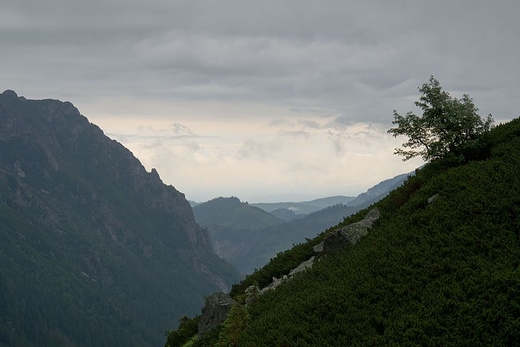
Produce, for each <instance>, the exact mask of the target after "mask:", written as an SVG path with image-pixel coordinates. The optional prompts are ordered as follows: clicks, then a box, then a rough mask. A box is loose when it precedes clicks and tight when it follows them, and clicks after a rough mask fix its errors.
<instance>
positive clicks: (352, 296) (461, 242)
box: [194, 119, 520, 346]
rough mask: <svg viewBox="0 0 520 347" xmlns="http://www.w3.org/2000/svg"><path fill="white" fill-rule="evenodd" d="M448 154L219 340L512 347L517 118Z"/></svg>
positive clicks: (518, 316) (519, 330)
mask: <svg viewBox="0 0 520 347" xmlns="http://www.w3.org/2000/svg"><path fill="white" fill-rule="evenodd" d="M475 144H477V145H475ZM460 153H461V154H462V156H463V157H464V158H465V159H464V160H462V161H461V160H460V158H462V157H460V156H459V157H458V158H452V159H439V160H434V161H433V162H432V163H430V164H428V165H426V166H425V167H424V168H422V169H420V170H417V173H416V176H414V177H410V178H409V179H408V180H407V182H406V183H405V184H404V185H403V186H402V187H401V188H398V189H397V190H395V191H394V192H392V193H391V194H390V195H389V196H388V197H386V198H385V199H383V200H382V201H380V202H379V203H377V204H376V205H375V206H377V207H378V208H379V210H380V212H381V217H380V219H379V220H377V221H376V223H375V225H374V226H373V228H372V229H371V230H370V231H369V233H368V234H367V235H366V236H365V237H363V238H362V239H361V240H360V241H359V242H358V243H357V244H356V245H355V246H349V247H347V248H346V249H344V250H343V251H342V252H340V253H337V254H328V255H326V256H321V257H320V259H319V261H317V262H315V265H314V267H313V268H312V269H311V270H307V271H306V272H304V273H301V274H299V275H297V276H295V277H294V278H293V279H291V280H289V281H287V282H285V283H283V284H281V285H280V286H279V287H277V289H276V290H273V291H269V292H267V293H265V294H262V295H260V296H258V297H257V299H256V301H255V302H253V303H252V304H250V305H248V306H246V310H247V311H248V312H247V313H248V317H249V319H244V320H243V322H244V324H242V326H241V325H240V324H236V322H232V321H228V322H227V323H226V324H225V325H224V330H223V331H224V332H225V333H221V341H224V340H227V341H229V340H230V339H231V337H232V336H233V337H235V336H238V337H239V339H238V341H239V342H238V343H237V344H236V345H238V346H370V345H384V346H386V345H400V346H517V345H520V169H519V167H520V119H515V120H513V121H511V122H510V123H507V124H504V125H500V126H497V127H496V128H494V129H493V130H491V131H490V132H488V133H485V134H483V135H482V136H480V137H479V140H478V142H473V143H472V144H471V146H466V147H464V148H462V149H461V152H460ZM430 198H432V199H430ZM366 212H367V210H364V211H361V212H359V213H358V214H356V215H354V216H352V217H350V218H348V219H346V220H345V221H344V222H343V223H341V224H340V226H341V225H347V224H350V223H353V222H356V221H358V220H360V219H361V218H363V216H364V215H365V214H366ZM333 229H334V228H331V229H329V230H328V231H327V232H330V231H332V230H333ZM327 232H325V233H323V234H321V235H319V236H318V237H317V238H315V239H313V240H309V241H308V242H307V243H305V244H302V245H299V246H297V247H295V248H294V249H293V250H290V251H287V252H283V253H280V254H279V255H278V256H277V257H276V258H275V259H273V260H272V261H271V262H270V263H269V264H268V265H266V266H265V267H264V268H262V269H260V270H259V271H257V272H255V273H253V274H251V275H250V276H248V277H247V278H246V280H244V281H243V282H242V283H241V284H240V285H237V286H235V287H234V289H233V291H232V295H233V296H234V297H235V298H239V297H240V295H242V294H243V293H244V289H245V288H247V287H248V286H249V285H250V284H253V283H257V284H259V285H260V287H262V286H263V285H265V283H261V282H262V281H265V279H266V278H269V276H280V274H283V273H288V271H289V270H290V269H292V268H294V267H295V265H297V264H299V262H301V261H303V260H306V259H308V258H309V257H310V256H311V255H312V254H313V250H312V246H314V245H316V244H318V243H319V242H321V241H322V240H323V239H324V238H325V236H326V234H327ZM228 320H229V319H228ZM233 327H235V328H233ZM230 334H231V335H230ZM237 334H238V335H237ZM217 337H218V331H217V330H216V332H215V333H214V334H207V335H205V336H204V337H203V338H201V339H199V340H197V342H196V343H195V344H194V345H198V346H207V345H210V343H213V342H216V341H218V338H217ZM212 339H213V340H212Z"/></svg>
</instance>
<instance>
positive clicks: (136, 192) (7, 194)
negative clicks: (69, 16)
mask: <svg viewBox="0 0 520 347" xmlns="http://www.w3.org/2000/svg"><path fill="white" fill-rule="evenodd" d="M0 237H1V239H2V242H1V243H0V264H1V265H0V271H1V272H0V297H8V298H10V302H11V304H9V305H7V307H5V309H4V310H2V312H3V315H2V314H0V319H3V321H10V322H11V323H10V324H11V327H10V328H6V329H10V330H9V331H16V334H17V335H16V336H18V337H17V339H18V340H12V341H11V340H9V341H8V342H9V343H7V345H14V344H16V343H25V344H26V345H30V343H32V342H31V341H33V340H34V339H36V338H38V339H39V341H40V342H41V344H39V345H54V346H60V345H73V346H74V345H91V346H96V345H107V343H108V344H110V343H109V342H110V341H111V340H110V339H113V341H117V344H116V345H122V344H126V345H130V346H131V345H135V346H147V345H157V344H158V343H160V342H161V341H162V329H165V328H168V327H171V326H172V325H175V324H176V321H177V319H178V318H179V317H180V316H182V315H184V314H192V313H194V312H196V311H197V310H198V308H199V307H200V305H201V303H202V301H203V297H204V295H206V294H209V293H211V292H215V291H218V290H227V289H228V288H229V286H230V284H231V283H232V282H234V281H235V280H237V279H238V277H237V274H236V272H235V271H234V270H233V269H231V267H230V266H229V265H228V264H226V263H225V262H223V261H222V260H221V259H220V258H218V257H217V256H216V255H215V254H214V252H213V250H212V247H211V243H210V240H209V236H208V234H207V232H206V231H204V230H203V229H202V228H200V227H199V226H198V225H197V224H196V222H195V218H194V216H193V213H192V210H191V207H190V205H189V203H188V202H187V201H186V199H185V197H184V195H183V194H182V193H180V192H178V191H177V190H176V189H175V188H174V187H173V186H167V185H165V184H163V182H162V181H161V179H160V177H159V174H158V172H157V171H156V170H155V169H152V171H151V172H147V171H146V170H145V168H144V167H143V166H142V165H141V163H140V162H139V161H138V160H137V159H136V158H135V157H134V156H133V154H132V153H131V152H130V151H129V150H127V149H126V148H124V147H123V146H122V145H121V144H120V143H118V142H116V141H114V140H111V139H109V138H108V137H106V136H105V135H104V133H103V131H101V129H99V128H98V127H97V126H95V125H93V124H91V123H90V122H89V121H88V120H87V118H85V117H84V116H82V115H81V114H80V113H79V111H78V110H77V109H76V108H75V107H74V106H73V105H72V104H71V103H70V102H61V101H57V100H26V99H25V98H23V97H18V96H17V95H16V93H15V92H13V91H6V92H4V93H3V94H1V95H0ZM20 287H24V288H26V290H23V291H20V290H19V289H20ZM67 293H68V294H67ZM2 295H3V296H2ZM21 302H34V303H36V302H39V304H38V305H35V307H30V308H29V309H28V310H29V313H31V314H32V315H31V314H28V312H22V309H21V308H20V307H18V306H19V305H17V304H19V303H21ZM48 305H51V306H52V307H51V308H49V307H48ZM27 316H31V317H33V318H32V320H31V321H30V322H28V321H27V320H26V318H24V317H27ZM104 320H106V322H109V323H107V329H109V328H110V330H111V332H110V337H109V336H108V335H109V334H108V332H107V334H102V333H99V331H98V332H96V329H99V324H100V321H104ZM76 326H77V327H78V328H76ZM80 326H81V328H79V327H80ZM50 327H52V330H53V331H51V329H50ZM129 330H131V331H132V333H131V334H129V333H128V331H129ZM2 333H5V332H4V331H2V329H0V336H3V335H2ZM6 334H7V333H6ZM38 335H39V336H38ZM6 336H14V335H12V334H11V335H9V334H8V335H6ZM14 338H15V337H13V339H14ZM64 341H68V342H67V343H69V342H70V344H67V343H65V342H64ZM1 343H3V342H2V341H0V345H1ZM110 345H114V344H110Z"/></svg>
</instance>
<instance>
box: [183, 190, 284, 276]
mask: <svg viewBox="0 0 520 347" xmlns="http://www.w3.org/2000/svg"><path fill="white" fill-rule="evenodd" d="M193 213H194V214H195V219H196V220H197V222H198V223H199V224H200V225H201V226H202V227H205V228H207V229H208V231H209V233H210V237H211V240H212V242H213V247H214V249H215V252H216V253H217V254H218V255H219V256H221V257H222V258H224V259H227V260H228V261H230V262H231V263H232V264H233V265H234V266H235V267H236V268H237V269H242V267H241V265H240V260H239V259H241V256H240V255H241V254H247V253H248V249H249V246H250V245H251V244H252V243H254V241H253V240H254V239H255V238H257V237H259V236H260V235H259V233H258V231H259V230H263V229H266V228H270V227H273V226H276V225H280V224H284V221H283V220H281V219H279V218H276V217H275V216H273V215H271V214H269V213H267V212H265V211H264V210H262V209H260V208H258V207H254V206H251V205H249V204H248V203H245V202H241V201H240V200H239V199H238V198H237V197H230V198H223V197H219V198H216V199H213V200H210V201H208V202H205V203H202V204H199V205H197V206H195V207H193Z"/></svg>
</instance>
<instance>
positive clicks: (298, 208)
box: [251, 195, 355, 219]
mask: <svg viewBox="0 0 520 347" xmlns="http://www.w3.org/2000/svg"><path fill="white" fill-rule="evenodd" d="M354 199H355V197H352V196H343V195H338V196H330V197H326V198H321V199H315V200H310V201H300V202H273V203H254V204H251V205H252V206H256V207H259V208H261V209H262V210H264V211H267V212H269V213H271V214H274V215H276V214H277V213H280V212H277V211H283V210H288V211H291V212H293V214H292V215H293V216H294V218H292V219H296V218H298V216H299V217H302V216H304V215H307V214H309V213H312V212H316V211H319V210H322V209H324V208H326V207H330V206H334V205H338V204H343V205H346V204H348V203H349V202H351V201H352V200H354ZM289 215H290V214H289Z"/></svg>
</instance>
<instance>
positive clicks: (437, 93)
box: [388, 76, 493, 161]
mask: <svg viewBox="0 0 520 347" xmlns="http://www.w3.org/2000/svg"><path fill="white" fill-rule="evenodd" d="M419 91H420V92H421V94H422V96H421V97H420V99H419V101H417V102H415V105H416V106H417V107H419V108H420V109H422V111H423V115H422V117H420V116H417V115H415V114H414V113H412V112H408V113H407V114H406V115H405V116H402V115H400V114H399V113H397V111H395V110H394V121H393V122H392V123H393V124H395V125H397V127H396V128H391V129H390V130H388V132H389V133H391V134H393V135H394V137H397V136H400V135H405V136H408V141H407V142H405V143H404V144H403V148H396V150H395V154H398V155H402V156H404V160H408V159H411V158H413V157H416V156H419V155H420V156H422V158H423V159H424V160H427V161H429V160H432V159H437V158H446V157H447V156H448V155H452V156H459V155H461V153H460V149H461V148H462V146H468V144H470V145H471V146H477V145H478V140H477V135H479V134H482V133H484V132H486V131H488V130H489V129H490V128H491V125H492V123H493V119H492V118H491V115H489V116H488V117H487V118H486V119H482V118H481V117H480V116H479V115H478V114H477V112H478V109H477V108H476V107H475V104H473V99H471V98H470V97H469V96H468V95H467V94H464V95H463V96H462V99H460V100H459V99H457V98H454V97H451V96H450V94H449V93H448V92H446V91H444V90H442V88H441V85H440V83H439V81H437V80H436V79H435V78H433V76H432V77H431V78H430V81H429V82H428V83H425V84H423V85H422V86H421V87H420V88H419ZM406 148H409V149H406Z"/></svg>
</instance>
